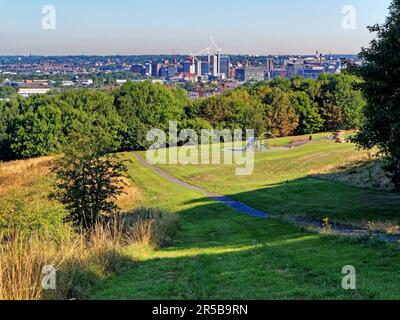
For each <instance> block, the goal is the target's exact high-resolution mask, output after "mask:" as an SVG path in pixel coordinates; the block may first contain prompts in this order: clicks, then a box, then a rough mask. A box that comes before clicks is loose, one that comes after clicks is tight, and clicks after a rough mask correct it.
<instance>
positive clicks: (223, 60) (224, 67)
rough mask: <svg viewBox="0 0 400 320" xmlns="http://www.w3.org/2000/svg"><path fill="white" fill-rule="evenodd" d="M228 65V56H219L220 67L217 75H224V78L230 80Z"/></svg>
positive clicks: (229, 62) (229, 63)
mask: <svg viewBox="0 0 400 320" xmlns="http://www.w3.org/2000/svg"><path fill="white" fill-rule="evenodd" d="M230 65H231V60H230V58H229V56H221V57H220V67H219V74H220V75H225V78H227V79H230V76H231V73H230Z"/></svg>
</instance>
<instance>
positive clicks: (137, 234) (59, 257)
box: [0, 208, 178, 300]
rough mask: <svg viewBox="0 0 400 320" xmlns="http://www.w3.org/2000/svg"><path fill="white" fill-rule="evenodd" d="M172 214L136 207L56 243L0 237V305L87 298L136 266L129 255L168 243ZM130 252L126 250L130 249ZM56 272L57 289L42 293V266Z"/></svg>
mask: <svg viewBox="0 0 400 320" xmlns="http://www.w3.org/2000/svg"><path fill="white" fill-rule="evenodd" d="M177 226H178V220H177V217H176V216H175V215H172V214H170V213H167V212H163V211H160V210H157V209H144V208H140V209H137V210H135V211H133V212H131V213H130V214H129V215H128V216H127V217H126V219H125V218H124V217H123V218H122V220H121V221H119V222H118V223H113V224H111V225H108V226H104V225H100V224H99V225H97V226H96V228H95V229H94V230H93V231H91V232H80V233H79V232H74V231H72V230H70V233H69V234H68V235H67V236H66V237H64V238H63V239H62V240H60V241H54V240H53V239H49V238H48V237H45V236H43V235H39V234H33V235H30V236H25V235H24V234H21V233H20V232H15V233H14V234H13V235H12V236H8V237H6V238H5V237H3V236H2V237H0V239H1V242H0V300H40V299H73V298H85V297H86V295H87V292H88V290H89V288H90V286H91V285H93V284H94V283H96V281H98V280H99V279H103V278H106V277H108V276H110V275H111V274H114V273H116V272H118V271H120V270H121V269H122V268H124V267H125V266H127V265H128V264H129V263H132V262H134V260H133V258H132V256H130V255H129V252H132V250H133V251H135V250H143V249H144V248H151V247H157V246H158V245H159V244H166V243H168V242H169V241H170V240H171V238H172V237H173V236H174V234H175V233H176V230H177ZM128 248H129V250H128ZM45 266H52V267H54V268H55V270H56V289H55V290H44V289H43V286H42V281H43V277H44V274H42V271H43V267H45Z"/></svg>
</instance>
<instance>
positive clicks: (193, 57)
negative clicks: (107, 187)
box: [188, 48, 211, 81]
mask: <svg viewBox="0 0 400 320" xmlns="http://www.w3.org/2000/svg"><path fill="white" fill-rule="evenodd" d="M210 52H211V48H206V49H203V50H201V51H199V52H198V53H196V54H193V53H190V56H189V59H188V61H189V70H188V79H189V81H190V79H191V73H192V68H193V65H194V62H195V61H198V59H197V57H198V56H200V55H203V54H204V53H208V59H210Z"/></svg>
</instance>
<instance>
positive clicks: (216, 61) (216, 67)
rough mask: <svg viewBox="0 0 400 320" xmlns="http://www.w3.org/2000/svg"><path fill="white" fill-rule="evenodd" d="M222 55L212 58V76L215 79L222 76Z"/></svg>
mask: <svg viewBox="0 0 400 320" xmlns="http://www.w3.org/2000/svg"><path fill="white" fill-rule="evenodd" d="M220 57H221V56H220V55H219V54H215V55H213V56H211V57H210V62H211V64H210V73H211V74H212V76H213V77H218V76H219V75H220V66H221V60H220Z"/></svg>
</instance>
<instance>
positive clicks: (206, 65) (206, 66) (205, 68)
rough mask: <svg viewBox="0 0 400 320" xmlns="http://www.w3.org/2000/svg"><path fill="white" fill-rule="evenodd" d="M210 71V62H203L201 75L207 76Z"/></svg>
mask: <svg viewBox="0 0 400 320" xmlns="http://www.w3.org/2000/svg"><path fill="white" fill-rule="evenodd" d="M209 73H210V64H209V63H208V62H206V61H203V62H201V75H202V76H205V75H208V74H209Z"/></svg>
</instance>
